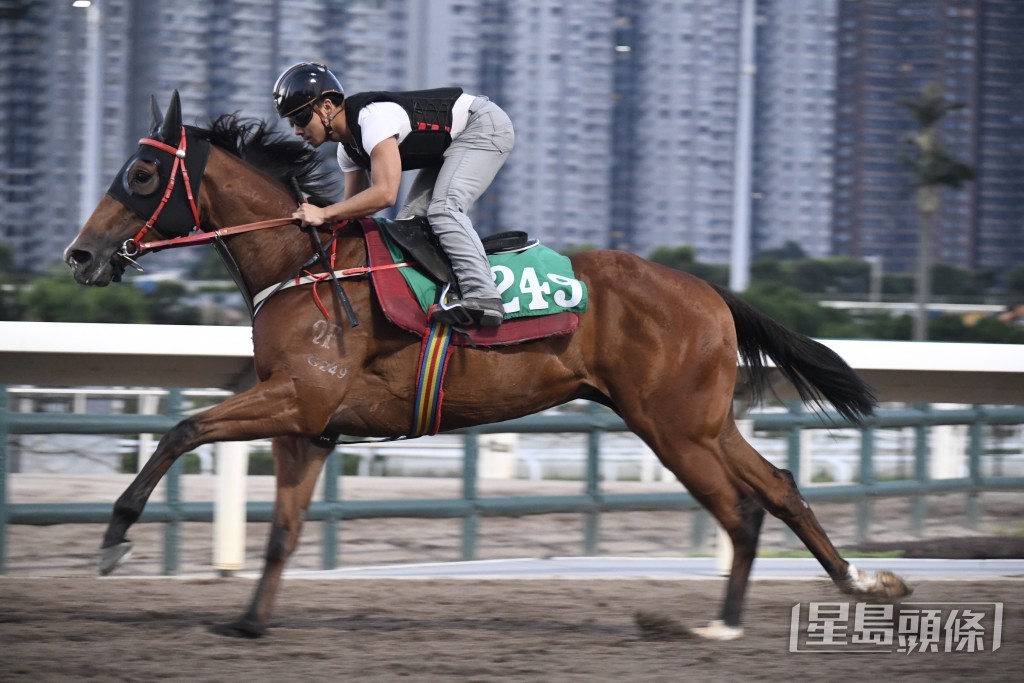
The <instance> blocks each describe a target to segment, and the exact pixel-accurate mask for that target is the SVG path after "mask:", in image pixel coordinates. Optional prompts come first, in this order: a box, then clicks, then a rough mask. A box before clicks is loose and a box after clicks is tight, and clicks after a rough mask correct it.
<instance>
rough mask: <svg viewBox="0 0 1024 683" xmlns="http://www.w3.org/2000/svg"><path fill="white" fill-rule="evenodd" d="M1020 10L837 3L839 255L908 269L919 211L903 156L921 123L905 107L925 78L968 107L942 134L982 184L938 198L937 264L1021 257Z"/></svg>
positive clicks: (896, 0)
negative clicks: (904, 146)
mask: <svg viewBox="0 0 1024 683" xmlns="http://www.w3.org/2000/svg"><path fill="white" fill-rule="evenodd" d="M1022 38H1024V4H1021V3H1019V2H1015V1H1014V0H859V1H857V2H854V1H853V0H840V3H839V24H838V46H839V52H838V60H837V65H838V66H837V71H838V76H837V78H838V80H837V86H836V108H837V109H836V158H835V209H834V219H833V251H834V252H835V253H839V254H849V255H853V256H880V257H882V259H883V260H884V263H885V269H886V270H887V271H903V272H908V271H912V270H913V269H914V267H915V264H916V260H917V251H918V247H917V244H918V237H917V236H918V216H917V210H916V206H915V203H914V201H913V192H912V187H911V181H912V177H911V175H910V173H909V171H908V170H907V169H906V168H904V166H903V165H902V164H901V162H900V161H899V158H898V154H897V152H898V149H899V148H900V146H901V145H902V144H903V141H904V139H905V137H906V136H907V135H908V134H911V133H913V132H915V130H916V128H917V124H916V123H915V121H914V120H913V118H912V117H911V115H910V114H909V113H908V112H907V111H906V110H905V109H904V108H903V107H901V106H900V104H899V102H900V101H901V100H906V99H915V98H917V97H918V96H919V95H920V92H921V89H922V87H923V86H924V85H925V84H926V83H930V82H934V83H938V84H940V85H941V86H942V88H943V91H944V94H945V96H946V97H947V99H949V100H951V101H955V102H959V103H962V104H963V105H964V108H963V109H962V110H957V111H952V112H950V113H949V114H948V115H947V116H946V117H945V119H944V120H943V121H942V124H941V126H940V128H939V130H940V135H941V138H942V140H943V142H944V143H945V145H946V146H947V147H948V148H949V150H950V152H951V153H952V154H953V156H954V157H956V158H958V159H959V160H962V161H965V162H966V163H968V164H970V165H972V166H973V167H974V168H975V170H976V171H977V174H978V178H977V181H976V182H973V183H969V184H967V185H966V186H965V187H964V188H963V189H960V190H948V189H947V190H944V191H942V192H941V198H942V204H941V209H940V213H939V220H938V225H937V231H936V236H935V258H936V260H937V261H940V262H944V263H950V264H953V265H956V266H960V267H964V268H971V269H976V268H995V269H998V270H1009V269H1012V268H1013V267H1014V266H1016V265H1019V264H1020V263H1022V262H1024V223H1022V221H1021V218H1020V216H1021V215H1024V155H1022V154H1021V153H1020V152H1021V150H1022V144H1024V139H1022V138H1024V134H1022V130H1024V127H1022V125H1021V124H1022V123H1024V118H1022V117H1021V114H1020V112H1021V111H1024V88H1022V87H1021V74H1024V40H1022Z"/></svg>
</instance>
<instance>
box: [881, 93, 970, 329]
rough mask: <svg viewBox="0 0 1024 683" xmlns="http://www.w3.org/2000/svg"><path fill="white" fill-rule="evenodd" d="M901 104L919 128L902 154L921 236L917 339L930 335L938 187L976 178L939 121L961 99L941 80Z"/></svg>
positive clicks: (916, 324) (905, 140) (957, 107)
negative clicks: (944, 137)
mask: <svg viewBox="0 0 1024 683" xmlns="http://www.w3.org/2000/svg"><path fill="white" fill-rule="evenodd" d="M899 105H900V106H901V107H903V108H904V109H906V110H907V111H909V112H910V115H911V116H912V117H913V119H914V121H915V122H916V123H917V125H918V126H919V127H920V129H919V130H918V131H916V132H914V133H911V134H909V135H907V136H906V138H905V139H904V141H903V145H902V146H901V148H900V150H899V158H900V161H901V162H903V164H904V165H905V166H906V167H907V168H908V169H910V172H911V173H912V174H913V183H912V186H913V188H914V194H915V200H916V202H917V212H918V223H919V240H918V258H917V263H918V267H917V296H916V304H917V315H916V317H915V319H914V339H915V340H918V341H922V340H925V339H927V338H928V300H929V299H930V298H931V274H932V273H931V270H932V258H933V250H934V247H933V243H934V240H935V222H936V217H937V216H938V212H939V189H940V188H942V187H952V188H959V187H961V186H962V185H963V184H964V183H965V182H967V181H969V180H973V179H974V170H973V169H972V168H971V167H970V166H968V165H966V164H963V163H961V162H959V161H957V160H956V159H954V158H953V156H952V154H950V152H949V151H948V150H947V149H946V148H945V146H944V145H943V144H942V141H941V140H940V139H939V131H938V127H939V124H940V123H941V122H942V119H943V118H945V116H946V114H948V113H949V112H951V111H955V110H957V109H963V108H964V106H966V105H964V104H963V103H962V102H950V101H947V100H946V98H945V96H944V95H943V93H942V86H941V85H940V84H939V83H935V82H930V83H926V84H925V85H924V87H922V88H921V93H920V95H919V96H918V97H917V98H915V99H902V100H900V101H899Z"/></svg>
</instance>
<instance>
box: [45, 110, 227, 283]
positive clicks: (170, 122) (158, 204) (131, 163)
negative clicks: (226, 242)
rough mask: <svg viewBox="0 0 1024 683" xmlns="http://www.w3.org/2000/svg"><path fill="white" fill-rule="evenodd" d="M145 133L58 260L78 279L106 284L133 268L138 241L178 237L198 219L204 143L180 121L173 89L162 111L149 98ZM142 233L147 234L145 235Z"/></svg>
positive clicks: (207, 151) (206, 146) (206, 145)
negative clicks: (149, 116)
mask: <svg viewBox="0 0 1024 683" xmlns="http://www.w3.org/2000/svg"><path fill="white" fill-rule="evenodd" d="M152 114H153V122H152V126H151V129H150V133H149V137H146V138H143V139H141V140H139V149H138V151H136V152H135V154H134V155H133V156H132V157H130V158H129V159H128V161H126V162H125V164H124V166H123V167H122V168H121V170H120V171H119V172H118V174H117V175H116V176H115V177H114V180H113V182H112V183H111V184H110V188H109V189H108V190H107V193H106V194H105V195H104V196H103V198H102V199H101V200H100V203H99V205H98V206H97V207H96V209H95V210H94V211H93V213H92V215H91V216H90V217H89V220H88V221H86V223H85V225H84V226H83V227H82V229H81V230H80V231H79V233H78V236H77V237H76V238H75V240H74V241H73V242H72V243H71V244H70V245H68V247H67V249H65V250H64V261H65V263H67V264H68V265H69V266H70V267H71V270H72V272H73V273H74V276H75V280H76V281H77V282H78V283H79V284H83V285H96V286H100V287H103V286H106V285H108V284H110V282H111V281H116V280H120V276H121V274H122V273H123V272H124V270H125V268H126V267H128V266H132V267H135V268H138V265H137V264H136V263H135V261H134V258H135V257H136V256H138V254H139V252H140V245H141V244H143V243H144V242H146V241H149V240H152V239H153V238H154V236H155V235H158V236H163V237H179V236H182V235H186V234H188V233H189V232H191V231H192V230H194V229H196V228H197V227H199V225H200V215H199V183H200V180H201V178H202V175H203V170H204V168H205V166H206V160H207V158H208V157H209V154H210V143H209V142H208V141H207V140H205V139H204V138H202V137H200V136H197V135H195V134H193V133H192V132H191V131H190V130H188V129H186V128H185V127H184V126H182V123H181V98H180V97H179V96H178V92H177V91H174V95H173V96H172V97H171V104H170V106H169V107H168V110H167V114H166V116H164V115H162V114H161V113H160V109H159V107H158V106H157V104H156V99H155V98H154V99H153V100H152ZM147 238H148V239H147Z"/></svg>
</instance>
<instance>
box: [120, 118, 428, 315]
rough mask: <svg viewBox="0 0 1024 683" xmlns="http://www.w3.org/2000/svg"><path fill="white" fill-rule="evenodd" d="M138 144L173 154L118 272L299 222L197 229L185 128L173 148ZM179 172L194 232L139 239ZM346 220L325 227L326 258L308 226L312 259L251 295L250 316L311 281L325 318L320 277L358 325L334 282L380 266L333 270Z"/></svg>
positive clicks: (146, 141)
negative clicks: (147, 259)
mask: <svg viewBox="0 0 1024 683" xmlns="http://www.w3.org/2000/svg"><path fill="white" fill-rule="evenodd" d="M139 145H145V146H148V147H155V148H156V149H159V150H161V151H162V152H165V153H167V154H171V155H173V156H174V165H173V166H172V167H171V173H170V178H169V180H168V182H167V187H166V188H164V193H163V196H162V197H161V199H160V203H159V204H158V205H157V207H156V209H154V211H153V215H151V216H150V217H149V220H147V221H146V222H145V223H144V224H143V225H142V227H141V228H139V231H138V232H137V233H135V236H134V237H132V238H131V239H128V240H125V241H124V244H122V245H121V248H120V249H119V250H118V251H117V252H116V253H115V254H114V258H115V259H117V260H118V261H119V265H120V268H121V270H122V271H123V269H124V266H125V265H128V266H131V267H132V268H135V269H137V270H139V271H141V270H142V266H140V265H139V264H138V263H137V262H136V261H135V259H136V258H139V257H140V256H142V255H143V254H146V253H148V252H151V251H159V250H161V249H171V248H177V247H191V246H198V245H203V244H211V243H219V244H223V242H221V240H222V238H224V237H228V236H230V235H238V234H241V233H246V232H252V231H255V230H263V229H266V228H278V227H281V226H284V225H297V224H298V223H299V221H297V220H296V219H294V218H292V217H290V216H289V217H287V218H271V219H269V220H264V221H256V222H254V223H243V224H241V225H232V226H229V227H226V228H221V229H220V230H211V231H208V232H207V231H201V229H200V227H199V225H200V220H199V206H198V205H197V203H196V198H195V196H193V193H192V184H191V183H190V182H189V177H188V169H187V168H186V167H185V163H184V161H185V157H186V156H187V152H188V134H187V131H186V130H185V127H184V126H182V127H181V138H180V141H179V142H178V146H177V147H173V146H171V145H168V144H167V143H165V142H163V141H161V140H156V139H154V138H142V139H140V140H139ZM179 171H180V172H181V176H182V179H183V180H184V182H185V193H186V195H187V197H188V208H189V210H190V211H191V213H192V217H193V218H194V219H195V229H194V230H195V232H193V233H192V234H189V235H182V236H179V237H171V238H167V239H160V240H151V241H149V242H143V241H142V238H143V237H144V236H145V235H146V233H148V232H149V231H150V230H151V229H153V226H154V225H155V224H156V222H157V220H158V219H159V218H160V214H161V213H162V212H163V210H164V208H165V207H166V206H167V202H168V201H169V200H170V198H171V194H172V192H173V191H174V186H175V183H176V182H177V179H178V173H179ZM292 186H293V189H294V190H295V191H296V195H297V197H298V200H299V202H300V203H301V202H302V201H303V200H304V198H303V196H302V192H301V190H300V189H299V186H298V183H297V182H296V180H295V179H294V178H292ZM347 223H348V221H345V222H344V223H335V224H333V225H331V226H329V228H330V230H331V232H332V233H333V235H332V237H331V239H330V241H329V242H328V244H329V245H330V247H331V254H330V256H329V257H328V255H327V254H326V253H325V252H324V247H323V244H322V243H321V242H320V239H319V238H318V237H317V235H316V230H315V229H313V228H310V229H309V236H310V239H311V241H312V244H313V249H314V252H315V253H314V255H313V258H312V259H310V260H309V261H308V262H307V263H305V264H303V265H302V266H301V267H300V268H299V270H298V272H297V273H296V274H295V275H294V276H292V277H289V278H286V279H285V280H284V281H283V282H281V283H279V284H277V285H275V286H272V287H268V288H267V289H264V290H263V291H261V292H259V293H258V294H257V295H256V296H255V297H253V299H252V307H251V309H250V311H251V313H252V315H253V316H255V315H256V312H257V311H258V310H259V308H260V306H261V305H262V304H263V303H265V302H266V300H267V299H269V298H270V297H271V296H273V295H274V294H276V293H277V292H278V291H280V290H281V289H284V288H287V287H294V286H295V285H300V284H309V283H312V284H313V299H314V301H315V302H316V305H317V308H319V309H320V311H321V312H322V313H323V314H324V317H325V318H329V317H330V316H329V315H328V313H327V309H326V307H325V306H324V305H323V302H322V301H321V300H320V296H319V294H318V293H317V291H316V283H318V282H321V281H324V280H330V281H331V283H332V284H333V285H334V289H335V292H336V294H337V296H338V298H339V300H340V302H341V304H342V307H343V308H344V309H345V313H346V315H347V316H348V318H349V321H350V322H351V324H352V326H353V327H355V326H356V325H358V324H359V322H358V320H357V319H356V314H355V311H354V310H353V309H352V305H351V304H350V303H349V301H348V297H346V296H345V293H344V291H343V290H342V289H341V285H340V284H339V282H338V278H339V277H340V278H347V277H355V276H357V275H363V274H368V273H371V272H373V271H374V270H379V269H380V268H381V267H369V266H367V267H363V268H348V269H345V270H341V271H337V270H335V269H334V254H335V251H334V250H335V249H336V247H337V244H336V242H335V239H336V238H337V236H338V230H339V229H340V228H341V227H342V225H344V224H347ZM158 232H159V230H158ZM317 262H320V263H322V264H323V266H324V268H325V269H326V271H327V272H325V273H312V272H310V271H309V270H308V269H309V268H310V267H311V266H312V265H314V264H315V263H317ZM406 265H410V264H408V263H402V264H392V265H390V266H386V267H391V268H395V267H403V266H406ZM243 293H244V292H243Z"/></svg>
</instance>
